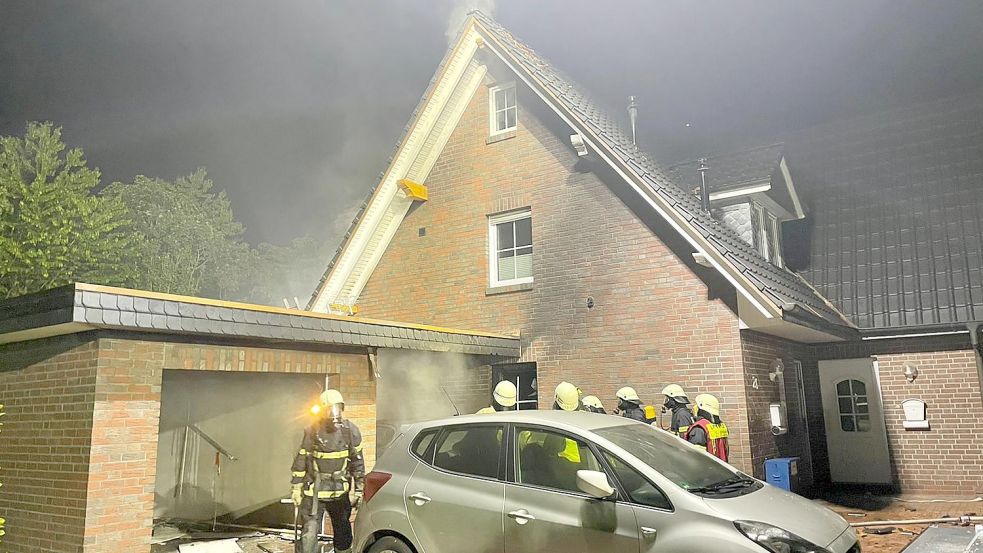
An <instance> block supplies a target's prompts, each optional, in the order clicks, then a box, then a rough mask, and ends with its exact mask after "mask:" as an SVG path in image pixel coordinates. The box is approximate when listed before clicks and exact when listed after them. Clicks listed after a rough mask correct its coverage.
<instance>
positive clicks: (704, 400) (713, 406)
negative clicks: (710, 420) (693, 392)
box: [696, 394, 720, 417]
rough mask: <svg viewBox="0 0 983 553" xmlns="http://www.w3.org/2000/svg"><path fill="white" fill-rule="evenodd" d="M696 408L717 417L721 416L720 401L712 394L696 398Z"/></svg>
mask: <svg viewBox="0 0 983 553" xmlns="http://www.w3.org/2000/svg"><path fill="white" fill-rule="evenodd" d="M696 408H697V409H699V410H703V411H706V412H707V413H710V414H711V415H713V416H715V417H719V416H720V400H719V399H717V398H716V396H712V395H710V394H700V395H698V396H696Z"/></svg>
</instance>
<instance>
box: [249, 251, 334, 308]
mask: <svg viewBox="0 0 983 553" xmlns="http://www.w3.org/2000/svg"><path fill="white" fill-rule="evenodd" d="M334 247H335V244H334V243H333V241H325V240H320V239H315V238H311V237H308V236H304V237H300V238H295V239H294V240H293V241H291V242H290V244H288V245H286V246H277V245H273V244H266V243H263V244H260V245H259V246H257V247H256V249H255V250H254V251H253V255H252V257H251V258H250V261H251V263H252V264H251V266H248V267H245V266H244V267H243V269H244V270H246V271H247V273H246V275H247V280H246V283H245V285H244V287H243V295H242V299H243V300H244V301H250V302H254V303H261V304H267V305H275V306H278V307H281V306H283V300H284V298H286V299H287V301H288V303H289V304H290V305H291V306H293V303H294V298H295V297H296V298H297V300H298V302H299V303H300V307H301V308H303V307H304V302H306V301H307V298H308V297H309V296H310V293H311V291H312V290H314V287H315V285H316V284H317V282H318V279H319V278H320V277H321V274H322V273H323V272H324V269H325V267H326V266H327V263H328V260H330V259H331V254H332V252H333V251H334Z"/></svg>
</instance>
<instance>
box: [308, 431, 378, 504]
mask: <svg viewBox="0 0 983 553" xmlns="http://www.w3.org/2000/svg"><path fill="white" fill-rule="evenodd" d="M291 471H292V473H291V477H292V478H291V483H292V484H293V485H297V484H300V485H301V488H302V489H303V491H304V495H307V496H314V495H315V494H316V495H317V498H318V499H335V498H338V497H341V496H343V495H346V494H347V493H348V491H349V489H350V487H351V484H350V482H351V480H354V481H355V490H356V491H361V489H362V486H363V481H364V478H365V460H364V459H363V458H362V433H361V432H359V430H358V427H357V426H355V425H354V424H352V422H351V421H348V420H342V421H341V422H340V423H336V422H335V421H334V420H332V419H331V418H325V419H322V420H319V421H317V422H316V423H314V424H312V425H311V426H309V427H308V428H307V429H305V430H304V439H303V441H302V442H301V443H300V450H299V451H297V455H296V456H295V457H294V463H293V466H292V468H291Z"/></svg>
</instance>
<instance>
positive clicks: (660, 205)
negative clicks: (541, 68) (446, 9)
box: [471, 16, 782, 319]
mask: <svg viewBox="0 0 983 553" xmlns="http://www.w3.org/2000/svg"><path fill="white" fill-rule="evenodd" d="M471 17H472V18H474V16H471ZM474 22H475V28H477V29H480V30H481V31H482V34H483V35H485V37H486V38H487V39H488V43H487V45H488V47H489V48H491V49H492V50H493V51H494V52H495V54H496V55H497V56H498V57H499V58H500V59H501V60H502V61H503V62H504V63H505V64H506V65H508V66H509V68H510V69H512V71H513V72H514V73H515V74H516V75H518V76H519V78H520V79H522V81H523V82H525V83H526V85H527V86H529V88H530V89H531V90H533V91H534V92H535V93H536V94H537V95H539V97H540V98H542V100H543V101H544V102H546V105H548V106H550V107H551V108H552V109H553V111H554V112H555V113H556V114H557V115H558V116H559V117H560V119H562V120H563V121H564V122H565V123H566V124H567V125H569V126H570V128H572V129H576V130H577V132H579V133H580V134H581V136H583V137H584V140H585V141H586V142H587V143H588V144H589V145H590V146H591V147H592V148H593V149H594V151H595V152H597V153H598V155H599V156H600V157H601V158H602V159H604V161H605V162H606V163H607V164H608V165H609V166H610V167H611V168H612V169H614V170H615V172H617V173H618V174H619V175H620V176H621V177H622V178H623V179H625V182H627V183H628V184H629V186H631V187H632V188H633V189H634V190H635V191H636V192H637V193H638V195H639V196H641V197H642V198H643V199H644V200H645V201H646V203H648V204H649V205H650V206H651V207H652V208H653V209H655V211H656V212H657V213H658V214H659V215H661V216H662V217H663V218H664V219H665V220H666V221H667V222H668V223H669V224H670V225H671V226H672V227H673V228H674V229H676V231H677V232H679V234H680V235H682V236H683V237H684V238H685V239H686V240H687V241H688V242H689V243H690V245H691V246H692V247H693V248H694V249H696V251H697V253H702V254H703V255H704V256H705V258H706V259H707V261H709V262H710V263H711V264H712V265H713V267H714V268H715V269H716V270H717V271H718V272H720V274H722V275H723V276H724V278H726V279H727V280H728V281H729V282H730V283H731V284H732V285H733V286H734V288H735V289H737V290H738V291H739V292H740V293H741V294H742V295H744V297H745V298H746V299H747V300H748V301H749V302H750V303H751V304H752V305H753V306H754V307H755V308H756V309H757V310H758V311H760V312H761V314H762V315H763V316H764V317H765V318H768V319H772V318H778V317H781V316H782V310H781V309H780V308H779V307H778V306H777V305H776V304H775V303H774V302H773V301H771V300H770V299H769V298H768V297H767V296H765V295H764V294H763V293H762V292H761V291H760V290H758V289H757V288H756V287H755V286H754V285H753V284H751V282H750V281H748V280H747V279H746V277H745V276H744V275H742V274H741V273H740V271H737V270H735V269H734V267H733V266H730V264H729V263H728V262H727V261H726V260H725V259H724V256H723V255H722V254H721V253H720V252H719V251H718V250H717V249H716V248H714V247H713V246H712V245H711V244H710V243H709V242H708V241H707V240H706V238H704V237H703V236H702V235H701V234H700V233H699V232H697V231H696V229H694V228H692V226H691V225H690V224H689V222H688V221H686V220H685V219H684V218H683V217H681V216H680V215H679V213H678V212H676V211H675V210H674V209H673V208H672V206H671V205H668V204H667V203H666V201H665V200H664V199H663V198H661V197H660V196H659V194H658V193H657V192H656V191H654V190H651V189H650V187H649V186H648V185H646V184H644V182H643V180H642V178H641V176H640V175H639V174H638V173H637V172H636V171H635V170H634V169H632V168H631V167H630V166H629V165H628V163H627V162H625V161H624V160H622V159H620V158H619V157H618V156H617V154H615V152H614V151H613V150H612V149H611V148H610V147H609V146H608V145H607V144H605V142H604V141H603V140H601V139H600V137H599V136H598V135H597V134H596V133H594V131H593V130H592V129H590V128H589V127H588V126H587V125H584V124H583V123H582V122H580V121H579V119H578V118H577V117H576V116H575V115H574V114H573V113H571V112H570V110H569V109H568V108H567V107H566V106H565V105H564V104H563V102H562V101H561V100H560V99H559V98H556V97H555V96H554V95H553V94H552V93H551V92H550V91H549V90H548V89H546V87H545V86H543V85H541V84H540V83H539V82H538V81H537V80H536V79H534V78H531V76H530V75H529V74H528V71H526V70H525V68H524V67H523V66H522V64H521V63H519V62H517V61H516V60H514V59H513V58H512V56H511V55H509V54H508V48H507V47H506V46H504V45H503V44H502V43H501V42H500V41H499V40H498V37H497V36H496V35H495V33H493V32H491V31H489V30H488V29H487V28H485V26H484V24H483V23H481V21H478V20H477V19H475V21H474ZM728 267H729V268H728Z"/></svg>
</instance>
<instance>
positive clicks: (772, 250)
mask: <svg viewBox="0 0 983 553" xmlns="http://www.w3.org/2000/svg"><path fill="white" fill-rule="evenodd" d="M752 206H753V207H752V215H751V224H752V225H753V227H754V234H755V236H754V245H755V247H756V249H757V250H758V253H760V254H761V257H764V258H765V260H766V261H770V262H772V263H774V264H775V265H777V266H779V267H782V266H783V265H784V263H783V261H782V251H781V250H782V223H781V221H779V220H778V217H777V216H776V215H775V214H774V213H772V212H770V211H768V210H767V209H766V208H765V207H763V206H761V205H760V204H757V203H754V204H752Z"/></svg>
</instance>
